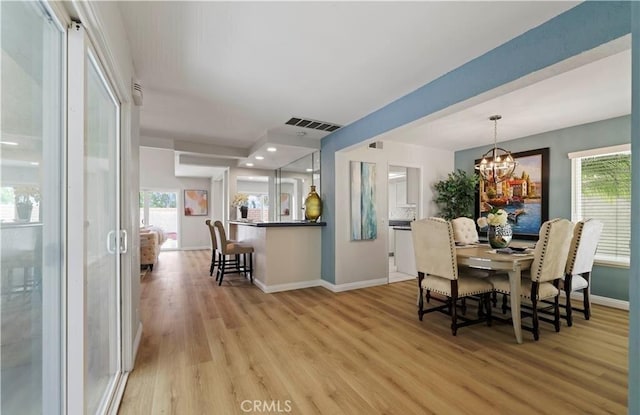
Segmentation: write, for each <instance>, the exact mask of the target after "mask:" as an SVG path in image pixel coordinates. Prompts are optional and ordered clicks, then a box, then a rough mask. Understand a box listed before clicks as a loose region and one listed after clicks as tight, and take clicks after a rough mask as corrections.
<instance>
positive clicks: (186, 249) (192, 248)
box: [179, 245, 211, 251]
mask: <svg viewBox="0 0 640 415" xmlns="http://www.w3.org/2000/svg"><path fill="white" fill-rule="evenodd" d="M205 249H206V250H208V251H211V247H210V246H209V245H207V246H190V247H186V248H180V249H179V250H180V251H202V250H205Z"/></svg>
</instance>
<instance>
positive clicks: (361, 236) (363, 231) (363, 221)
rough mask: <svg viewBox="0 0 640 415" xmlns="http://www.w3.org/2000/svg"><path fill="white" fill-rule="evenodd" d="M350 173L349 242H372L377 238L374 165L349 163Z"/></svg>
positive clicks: (358, 162) (357, 162)
mask: <svg viewBox="0 0 640 415" xmlns="http://www.w3.org/2000/svg"><path fill="white" fill-rule="evenodd" d="M350 171H351V240H352V241H362V240H372V239H376V238H377V237H378V218H377V215H376V164H375V163H366V162H361V161H352V162H351V163H350Z"/></svg>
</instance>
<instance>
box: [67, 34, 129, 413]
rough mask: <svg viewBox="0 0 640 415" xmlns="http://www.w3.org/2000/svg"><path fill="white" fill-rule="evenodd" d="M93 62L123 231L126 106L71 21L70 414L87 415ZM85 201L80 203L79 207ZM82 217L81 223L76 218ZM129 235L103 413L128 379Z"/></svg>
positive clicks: (120, 241)
mask: <svg viewBox="0 0 640 415" xmlns="http://www.w3.org/2000/svg"><path fill="white" fill-rule="evenodd" d="M90 60H91V61H92V62H93V64H94V65H95V68H96V70H97V72H98V73H99V75H100V77H101V78H102V81H103V82H104V84H105V86H106V88H107V90H108V91H109V94H110V95H111V99H112V100H113V101H114V103H115V104H116V105H117V123H118V126H117V128H116V134H117V139H116V142H117V149H116V154H117V155H118V156H117V160H116V162H117V168H116V187H117V190H116V195H115V197H116V206H117V207H118V209H117V215H116V216H117V220H116V229H117V230H118V233H120V232H119V230H120V229H121V222H122V220H121V204H120V192H121V187H122V183H121V177H120V176H121V175H120V170H121V162H120V158H121V146H120V142H121V137H122V134H121V132H122V128H123V126H122V124H123V120H122V102H121V100H120V99H119V98H118V96H117V94H116V92H115V88H114V87H113V85H112V84H111V82H110V81H109V79H108V77H107V76H106V73H105V69H104V65H102V63H101V62H100V59H99V54H98V53H97V52H96V50H95V48H94V46H93V45H92V43H91V41H90V40H89V38H88V36H87V34H86V32H85V29H84V27H83V26H82V25H81V24H80V23H77V22H72V23H71V25H70V27H69V29H68V32H67V62H68V63H67V74H68V77H67V79H68V85H67V99H68V101H67V102H68V107H67V117H68V119H67V129H68V134H67V160H66V161H67V163H66V166H67V172H66V173H67V221H66V224H67V236H68V242H67V249H68V256H67V258H68V263H67V272H68V273H67V287H66V288H67V291H66V304H67V315H66V320H67V332H66V336H67V344H66V346H67V348H66V352H67V353H66V362H65V363H66V373H67V378H66V399H65V400H66V408H65V409H66V411H65V412H66V413H78V414H80V413H86V407H87V387H86V374H87V367H88V364H87V356H88V353H87V345H88V342H87V338H86V337H87V324H88V322H87V294H86V290H87V282H86V275H85V273H86V269H87V264H86V261H85V254H84V253H85V249H86V246H87V241H86V239H85V229H84V227H85V225H84V218H85V217H86V214H85V206H84V200H85V194H84V193H85V192H84V186H85V179H84V175H85V169H86V161H85V131H86V128H85V126H86V116H87V111H86V105H87V102H86V96H87V94H86V91H87V89H86V88H87V86H86V79H87V69H88V65H89V64H90V63H89V61H90ZM78 202H81V203H78ZM78 218H82V219H78ZM126 238H127V236H126V234H125V235H124V238H123V237H122V236H120V237H116V238H115V245H116V252H119V253H118V254H116V258H117V273H118V277H117V282H116V284H117V285H116V292H117V295H118V299H117V307H116V308H117V312H116V313H117V318H116V321H115V324H116V325H117V328H116V332H117V340H116V342H117V351H116V353H117V362H116V364H117V370H116V376H115V379H114V381H113V382H112V383H111V384H110V386H109V393H108V396H109V398H108V399H107V400H106V401H103V402H102V405H101V407H100V408H99V412H100V413H107V412H110V411H113V409H114V406H115V405H117V402H116V400H117V394H118V390H119V389H120V388H121V387H122V386H120V385H121V384H122V382H123V379H124V378H125V377H124V376H123V374H124V366H125V362H123V357H124V356H123V345H124V343H123V340H124V339H123V322H124V321H123V316H124V315H125V313H124V310H123V308H124V304H125V301H126V299H125V295H124V293H123V284H122V276H123V269H122V260H121V254H122V253H125V252H126ZM123 251H124V252H123Z"/></svg>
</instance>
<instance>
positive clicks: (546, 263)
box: [531, 219, 573, 282]
mask: <svg viewBox="0 0 640 415" xmlns="http://www.w3.org/2000/svg"><path fill="white" fill-rule="evenodd" d="M572 230H573V223H571V221H569V220H567V219H552V220H549V221H547V222H545V223H543V224H542V227H540V233H539V239H538V243H537V244H536V248H535V251H534V258H533V263H532V264H531V281H536V282H544V281H552V280H555V279H559V278H562V277H563V276H564V268H565V265H566V261H567V255H568V254H569V247H570V245H571V236H572Z"/></svg>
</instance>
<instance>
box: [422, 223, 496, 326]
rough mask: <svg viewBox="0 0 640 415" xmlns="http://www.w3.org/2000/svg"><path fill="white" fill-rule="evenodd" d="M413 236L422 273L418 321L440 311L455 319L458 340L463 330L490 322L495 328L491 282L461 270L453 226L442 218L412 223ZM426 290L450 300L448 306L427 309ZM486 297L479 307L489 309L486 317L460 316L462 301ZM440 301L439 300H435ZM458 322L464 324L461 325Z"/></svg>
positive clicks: (453, 324) (447, 301)
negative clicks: (491, 302)
mask: <svg viewBox="0 0 640 415" xmlns="http://www.w3.org/2000/svg"><path fill="white" fill-rule="evenodd" d="M411 235H412V238H413V247H414V253H415V258H416V268H417V270H418V289H419V295H420V296H419V299H418V318H419V319H420V320H421V321H422V317H423V315H424V314H426V313H430V312H433V311H440V312H443V313H447V314H450V315H451V333H452V334H453V335H454V336H455V335H456V333H457V330H458V328H459V327H464V326H468V325H471V324H475V323H480V322H484V321H486V322H487V324H488V325H491V306H490V304H489V295H490V294H491V292H492V291H493V287H492V285H491V283H489V281H488V280H487V279H482V278H476V277H472V276H467V275H465V274H464V273H461V272H460V270H459V269H458V263H457V259H456V247H455V242H454V239H453V227H452V226H451V223H450V222H448V221H446V220H444V219H441V218H427V219H422V220H419V221H414V222H412V223H411ZM424 290H428V291H430V292H431V293H432V294H439V295H441V296H444V297H446V299H445V300H441V301H443V302H444V305H441V306H437V307H431V308H429V309H425V308H424V300H423V298H424V296H423V292H424ZM480 294H481V295H483V300H484V301H482V302H481V303H480V305H479V307H482V306H483V305H484V306H485V307H486V314H485V316H484V317H482V318H478V319H476V320H472V319H469V318H467V317H465V316H461V315H458V313H457V308H458V307H457V303H458V300H460V299H463V298H465V297H467V296H471V295H480ZM432 298H433V299H438V298H437V297H432ZM458 319H460V320H462V323H458Z"/></svg>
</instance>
